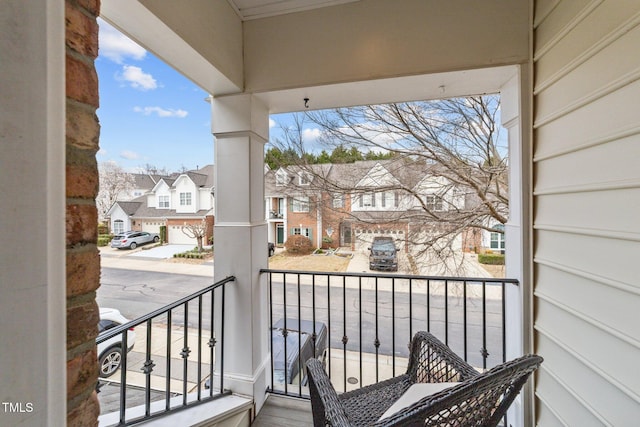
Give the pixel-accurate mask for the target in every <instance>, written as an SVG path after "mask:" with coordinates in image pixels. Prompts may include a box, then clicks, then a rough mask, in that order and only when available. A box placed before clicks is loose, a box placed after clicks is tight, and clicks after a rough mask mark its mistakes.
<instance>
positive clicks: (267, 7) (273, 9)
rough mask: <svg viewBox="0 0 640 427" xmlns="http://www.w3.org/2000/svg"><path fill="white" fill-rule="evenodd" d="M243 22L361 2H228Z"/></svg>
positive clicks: (350, 0) (328, 0)
mask: <svg viewBox="0 0 640 427" xmlns="http://www.w3.org/2000/svg"><path fill="white" fill-rule="evenodd" d="M228 1H229V4H230V5H231V7H233V9H234V10H235V11H236V13H237V14H238V16H240V18H241V19H242V20H243V21H247V20H250V19H258V18H266V17H269V16H276V15H284V14H285V13H293V12H300V11H303V10H310V9H317V8H320V7H325V6H335V5H337V4H342V3H352V2H355V1H359V0H228Z"/></svg>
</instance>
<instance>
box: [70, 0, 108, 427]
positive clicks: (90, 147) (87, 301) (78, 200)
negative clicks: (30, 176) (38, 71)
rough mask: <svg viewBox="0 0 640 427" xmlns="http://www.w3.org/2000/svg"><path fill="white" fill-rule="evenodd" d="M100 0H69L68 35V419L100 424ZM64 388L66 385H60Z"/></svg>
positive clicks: (81, 424)
mask: <svg viewBox="0 0 640 427" xmlns="http://www.w3.org/2000/svg"><path fill="white" fill-rule="evenodd" d="M99 12H100V2H99V0H67V1H66V2H65V28H66V34H65V41H66V44H65V46H66V116H67V118H66V193H67V194H66V197H67V200H66V205H67V210H66V269H67V301H66V302H67V390H66V393H67V425H68V426H70V427H75V426H78V427H87V426H97V425H98V421H97V417H98V415H99V413H100V407H99V403H98V397H97V394H96V383H97V380H98V368H97V365H96V360H97V354H96V345H95V338H96V336H97V333H98V319H99V312H98V305H97V303H96V301H95V296H96V294H95V292H96V289H97V288H98V286H99V284H100V256H99V253H98V248H97V246H96V243H97V235H98V233H97V224H98V215H97V209H96V203H95V198H96V196H97V193H98V167H97V162H96V153H97V152H98V149H99V146H98V140H99V135H100V124H99V122H98V117H97V115H96V110H97V108H98V107H99V102H98V76H97V73H96V70H95V67H94V61H95V59H96V57H97V55H98V24H97V21H96V18H97V16H98V15H99ZM61 391H62V390H61Z"/></svg>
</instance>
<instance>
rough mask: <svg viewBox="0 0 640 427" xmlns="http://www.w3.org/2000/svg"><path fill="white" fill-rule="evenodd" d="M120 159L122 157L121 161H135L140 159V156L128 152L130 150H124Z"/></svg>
mask: <svg viewBox="0 0 640 427" xmlns="http://www.w3.org/2000/svg"><path fill="white" fill-rule="evenodd" d="M120 157H122V158H123V159H127V160H135V159H138V158H140V155H138V153H136V152H134V151H130V150H124V151H122V152H121V153H120Z"/></svg>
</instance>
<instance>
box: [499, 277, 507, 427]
mask: <svg viewBox="0 0 640 427" xmlns="http://www.w3.org/2000/svg"><path fill="white" fill-rule="evenodd" d="M500 287H501V294H502V363H504V362H506V361H507V313H506V308H507V306H506V303H507V302H506V301H507V295H506V290H505V283H504V282H502V283H500ZM505 422H506V415H505ZM505 425H507V424H505Z"/></svg>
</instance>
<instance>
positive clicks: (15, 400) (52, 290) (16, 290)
mask: <svg viewBox="0 0 640 427" xmlns="http://www.w3.org/2000/svg"><path fill="white" fill-rule="evenodd" d="M64 9H65V4H64V1H62V0H47V1H42V0H10V1H6V2H2V13H0V58H2V60H0V75H1V76H2V77H1V79H2V83H0V99H2V102H1V103H0V194H2V198H3V201H4V204H3V207H2V215H0V230H2V240H3V245H2V246H1V247H0V348H1V349H2V350H0V395H1V396H0V402H1V404H0V425H3V426H9V425H12V426H17V425H20V426H62V425H65V423H66V421H67V414H66V412H67V405H66V403H67V381H66V377H67V369H66V367H67V364H66V345H65V343H66V327H65V325H66V273H65V72H64V70H65V65H64V64H65V63H64V61H65V56H64V55H65V48H64V35H65V24H64ZM25 232H26V233H27V234H28V237H27V238H25ZM25 254H28V256H25Z"/></svg>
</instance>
